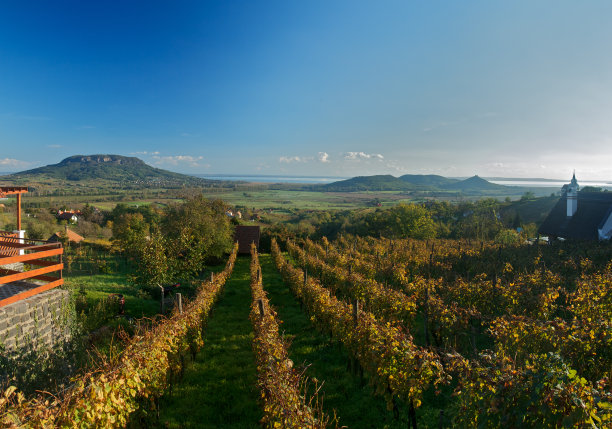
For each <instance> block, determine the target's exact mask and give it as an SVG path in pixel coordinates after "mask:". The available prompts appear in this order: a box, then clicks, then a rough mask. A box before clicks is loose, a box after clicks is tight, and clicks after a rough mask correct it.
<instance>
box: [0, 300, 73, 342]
mask: <svg viewBox="0 0 612 429" xmlns="http://www.w3.org/2000/svg"><path fill="white" fill-rule="evenodd" d="M70 317H71V310H70V292H69V291H67V290H63V289H58V288H55V289H51V290H49V291H46V292H43V293H39V294H38V295H34V296H32V297H30V298H26V299H24V300H22V301H19V302H15V303H13V304H9V305H6V306H4V307H0V344H1V345H3V346H4V347H5V352H9V353H10V352H15V351H18V350H19V348H21V347H24V346H26V345H30V344H31V345H34V346H36V347H38V346H41V345H44V346H52V345H54V344H57V343H59V342H62V341H65V340H67V339H69V338H70V328H69V326H70Z"/></svg>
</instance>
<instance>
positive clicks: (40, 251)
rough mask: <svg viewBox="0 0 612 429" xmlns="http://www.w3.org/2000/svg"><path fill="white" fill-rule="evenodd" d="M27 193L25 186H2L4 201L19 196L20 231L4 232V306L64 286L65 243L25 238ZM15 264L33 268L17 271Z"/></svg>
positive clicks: (0, 288) (0, 279)
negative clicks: (23, 211)
mask: <svg viewBox="0 0 612 429" xmlns="http://www.w3.org/2000/svg"><path fill="white" fill-rule="evenodd" d="M26 192H28V188H27V187H23V186H2V187H0V198H5V197H7V196H9V195H17V229H18V231H13V232H10V231H0V307H3V306H5V305H8V304H12V303H14V302H17V301H21V300H23V299H25V298H29V297H31V296H34V295H37V294H39V293H41V292H45V291H47V290H49V289H53V288H55V287H57V286H61V285H62V284H64V279H63V278H62V269H63V268H64V264H63V263H62V255H63V253H64V249H63V248H62V245H61V243H51V242H49V241H44V240H32V239H27V238H24V237H23V233H22V232H21V195H22V194H25V193H26ZM14 264H28V265H29V266H30V267H31V268H30V269H29V270H27V271H19V270H18V269H15V268H13V266H12V265H14ZM41 282H44V283H42V284H41Z"/></svg>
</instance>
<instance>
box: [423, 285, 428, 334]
mask: <svg viewBox="0 0 612 429" xmlns="http://www.w3.org/2000/svg"><path fill="white" fill-rule="evenodd" d="M424 313H425V315H424V316H425V317H424V319H425V320H424V323H423V335H424V336H425V345H426V346H429V288H427V289H425V305H424Z"/></svg>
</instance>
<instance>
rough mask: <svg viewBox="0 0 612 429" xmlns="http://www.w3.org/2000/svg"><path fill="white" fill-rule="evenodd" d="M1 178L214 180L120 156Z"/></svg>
mask: <svg viewBox="0 0 612 429" xmlns="http://www.w3.org/2000/svg"><path fill="white" fill-rule="evenodd" d="M2 180H3V181H8V182H14V183H18V182H19V183H22V182H41V181H48V180H59V181H68V182H86V181H92V180H95V181H104V182H118V183H123V184H133V185H163V186H172V185H198V184H205V183H210V182H214V181H211V180H207V179H201V178H198V177H194V176H189V175H186V174H180V173H174V172H172V171H168V170H163V169H161V168H155V167H152V166H150V165H148V164H146V163H145V162H144V161H142V160H141V159H139V158H136V157H130V156H122V155H108V154H106V155H105V154H97V155H74V156H70V157H68V158H66V159H64V160H62V161H61V162H59V163H57V164H51V165H46V166H44V167H38V168H34V169H32V170H26V171H21V172H19V173H13V174H10V175H7V176H3V177H2Z"/></svg>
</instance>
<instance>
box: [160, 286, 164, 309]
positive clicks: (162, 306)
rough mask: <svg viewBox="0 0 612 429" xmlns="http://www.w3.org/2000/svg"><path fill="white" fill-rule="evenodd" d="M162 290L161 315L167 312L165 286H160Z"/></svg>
mask: <svg viewBox="0 0 612 429" xmlns="http://www.w3.org/2000/svg"><path fill="white" fill-rule="evenodd" d="M160 288H161V303H160V304H161V306H160V310H161V314H164V310H165V307H164V301H165V293H164V292H165V290H164V287H163V286H160Z"/></svg>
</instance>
